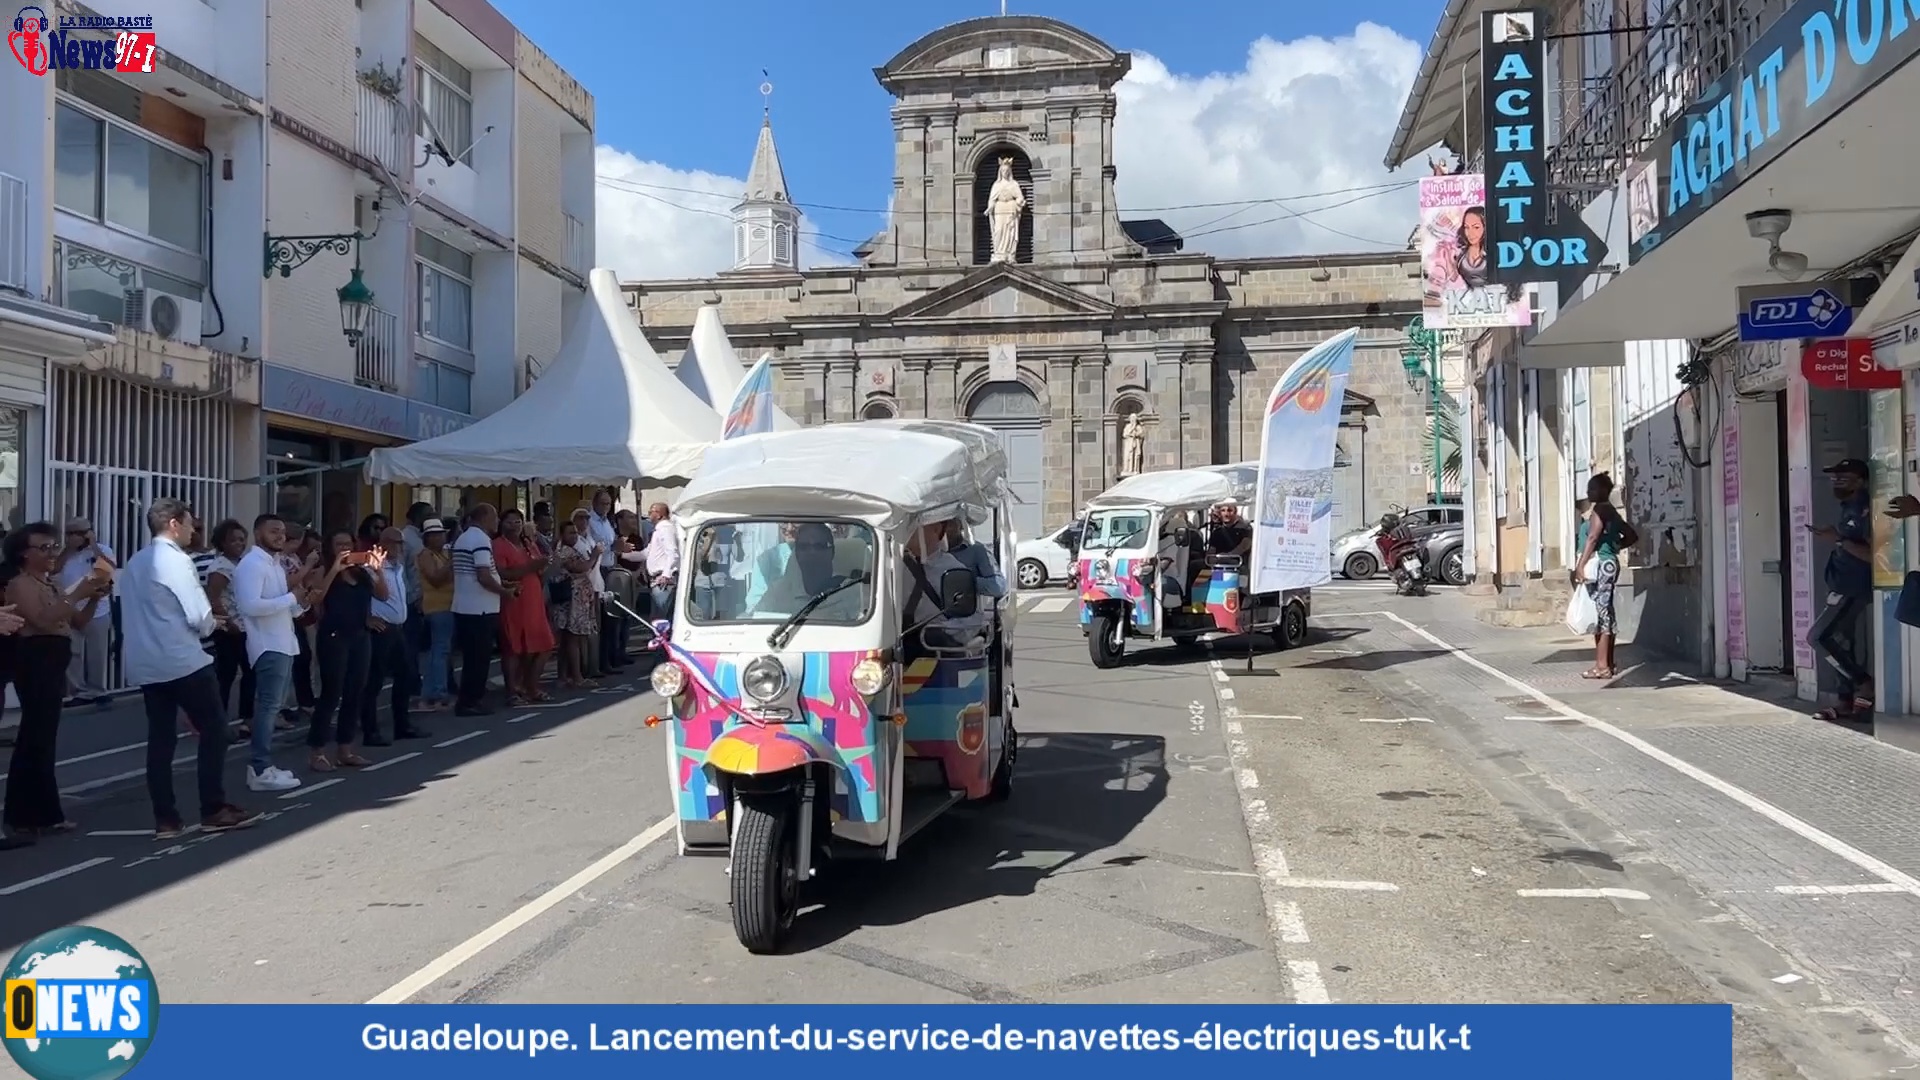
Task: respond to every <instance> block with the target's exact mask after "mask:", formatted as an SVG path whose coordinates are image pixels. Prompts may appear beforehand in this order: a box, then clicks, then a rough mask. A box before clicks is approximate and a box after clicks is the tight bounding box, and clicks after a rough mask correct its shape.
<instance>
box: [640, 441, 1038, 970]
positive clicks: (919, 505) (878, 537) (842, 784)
mask: <svg viewBox="0 0 1920 1080" xmlns="http://www.w3.org/2000/svg"><path fill="white" fill-rule="evenodd" d="M1005 474H1006V463H1005V457H1004V455H1003V453H1002V450H1001V447H1000V442H999V438H998V436H997V435H996V434H995V433H994V432H992V431H991V430H989V429H986V428H982V427H977V426H974V425H971V424H963V423H953V422H942V421H915V420H890V421H862V422H860V423H854V424H833V425H827V426H825V427H815V428H807V429H804V430H799V431H786V432H774V433H769V434H762V435H750V436H745V437H742V438H738V439H734V440H730V441H727V442H723V443H719V444H716V445H715V446H713V447H712V448H710V449H709V450H708V451H707V454H706V457H705V460H704V463H703V464H702V466H701V468H700V471H699V472H698V473H697V474H696V476H695V477H694V479H693V481H692V482H691V483H690V484H688V486H687V488H686V490H685V492H684V493H683V494H682V496H681V498H680V500H679V502H678V505H677V506H676V508H675V516H676V518H677V519H678V521H679V524H680V528H681V532H682V539H683V543H684V544H685V545H686V551H687V552H688V553H694V552H698V551H700V550H703V545H704V547H705V549H711V547H712V546H713V544H714V543H715V542H716V541H717V542H719V543H721V544H723V545H725V546H727V547H729V548H730V549H731V550H732V551H733V552H734V553H735V554H734V557H733V563H732V565H733V566H735V567H739V566H741V565H743V564H744V565H745V566H746V567H747V568H748V569H747V570H746V572H745V574H744V576H743V578H742V579H741V580H737V581H735V582H734V583H733V584H732V586H731V587H729V588H728V589H726V590H725V591H724V592H723V593H722V594H720V595H707V596H705V597H703V598H701V600H700V601H699V602H693V601H692V600H691V599H683V600H681V601H680V602H679V603H677V604H676V609H675V622H674V626H673V630H672V632H671V637H670V640H669V641H668V642H667V643H666V650H667V653H668V660H667V661H666V662H665V663H663V664H661V665H660V666H659V667H658V668H656V669H655V670H654V673H653V688H654V690H655V691H656V692H658V693H659V694H660V695H661V696H662V697H664V698H665V699H666V700H667V702H668V704H669V708H668V709H667V710H666V716H665V717H664V719H665V720H667V721H670V726H669V732H670V734H669V738H668V741H667V757H668V762H667V763H668V779H669V782H670V783H671V784H672V786H673V793H674V801H675V806H676V809H677V812H678V816H679V830H678V831H679V840H680V851H681V854H683V855H687V854H702V853H706V854H716V855H717V854H724V855H727V856H728V857H729V859H730V864H729V867H728V874H729V876H730V890H731V902H732V908H733V925H734V930H735V933H736V934H737V935H738V937H739V938H740V941H741V943H742V944H744V945H745V946H746V947H747V949H748V950H749V951H752V952H756V953H764V952H772V951H774V950H776V949H778V948H779V946H780V944H781V943H782V941H783V940H784V939H785V937H786V935H787V933H788V931H789V929H790V928H791V926H792V924H793V920H794V916H795V913H796V910H797V908H798V906H799V901H798V896H799V890H800V886H801V885H802V883H804V882H806V881H807V880H809V879H811V878H812V877H813V876H814V875H815V873H816V871H817V869H818V867H819V865H820V863H821V861H822V860H823V859H824V858H825V857H828V856H843V855H855V854H865V855H870V856H877V857H880V858H883V859H889V860H890V859H893V858H895V856H896V854H897V852H898V850H899V845H900V843H901V841H903V840H905V839H907V838H908V837H910V836H912V835H913V834H914V833H915V832H916V831H918V830H919V829H920V828H922V827H923V826H925V825H926V824H928V823H929V822H931V821H932V820H933V819H934V818H935V817H937V816H938V815H939V814H940V813H942V812H943V811H945V810H947V809H948V808H950V807H952V806H954V805H955V804H957V803H960V802H962V801H973V802H983V801H997V800H1001V799H1005V798H1006V797H1007V795H1008V794H1009V792H1010V790H1011V787H1012V783H1013V767H1014V758H1015V754H1016V738H1015V734H1014V727H1013V706H1014V703H1015V698H1014V693H1013V680H1012V671H1011V664H1010V658H1011V654H1012V648H1013V640H1012V639H1013V622H1012V618H1011V612H1010V611H1009V610H1007V608H1009V607H1010V605H1006V604H1003V603H998V602H996V601H995V599H994V598H993V597H991V596H988V597H986V598H983V597H982V596H981V591H982V588H983V586H984V587H985V588H987V589H988V591H989V592H996V591H1000V588H1001V585H1000V582H999V581H996V582H994V583H992V584H988V583H985V582H982V581H980V580H979V579H977V578H976V576H975V574H974V573H973V572H972V571H970V570H968V569H966V568H965V567H964V566H963V565H962V564H961V562H960V561H959V560H958V559H956V558H955V557H954V556H953V555H952V554H948V553H946V552H945V548H944V541H943V540H942V539H940V538H941V537H942V536H943V535H944V534H945V533H946V531H947V530H949V529H951V528H953V527H954V526H955V523H957V524H958V526H959V527H960V528H963V529H964V530H966V531H967V533H968V539H970V540H971V541H972V543H973V544H975V545H979V546H981V547H984V548H985V550H987V551H991V552H1004V551H1005V550H1007V548H1008V545H1007V544H1005V543H1004V542H1003V534H1006V533H1008V532H1009V530H1010V526H1009V519H1008V502H1007V501H1008V498H1009V496H1008V491H1007V485H1006V475H1005ZM743 561H744V563H743ZM687 562H688V565H687V567H686V570H685V571H684V572H683V574H682V583H681V588H680V590H679V595H680V596H681V597H683V598H687V597H690V595H691V593H692V592H693V590H694V587H695V585H696V578H697V576H698V567H696V566H693V565H691V562H692V560H691V559H690V558H689V559H688V560H687ZM1003 580H1004V578H1003V577H1002V578H1001V579H1000V581H1003ZM660 719H662V718H650V722H658V721H659V720H660Z"/></svg>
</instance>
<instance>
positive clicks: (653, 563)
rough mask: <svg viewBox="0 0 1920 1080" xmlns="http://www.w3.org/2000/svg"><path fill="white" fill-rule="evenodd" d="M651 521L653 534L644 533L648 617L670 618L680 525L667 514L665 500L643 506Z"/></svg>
mask: <svg viewBox="0 0 1920 1080" xmlns="http://www.w3.org/2000/svg"><path fill="white" fill-rule="evenodd" d="M647 518H648V519H649V520H651V521H652V522H653V535H652V536H649V537H647V563H646V565H647V585H648V587H649V588H650V589H651V590H652V595H653V611H652V614H651V618H652V619H653V620H654V621H655V622H658V621H659V620H661V619H665V620H667V621H668V622H672V621H673V587H674V582H676V581H677V580H679V575H680V527H679V526H678V525H675V524H674V523H673V518H672V517H671V516H669V514H668V511H667V504H666V503H663V502H657V503H654V504H653V505H652V506H650V507H648V508H647Z"/></svg>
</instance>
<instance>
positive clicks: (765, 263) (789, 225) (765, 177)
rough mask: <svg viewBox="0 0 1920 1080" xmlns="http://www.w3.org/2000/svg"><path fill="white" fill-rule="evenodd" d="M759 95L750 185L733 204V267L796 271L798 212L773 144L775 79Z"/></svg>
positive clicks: (750, 167) (797, 264)
mask: <svg viewBox="0 0 1920 1080" xmlns="http://www.w3.org/2000/svg"><path fill="white" fill-rule="evenodd" d="M762 74H764V72H763V73H762ZM760 95H761V97H762V98H763V99H766V105H765V107H764V108H763V110H762V112H761V115H760V138H759V141H757V142H756V143H754V146H753V164H751V165H749V166H748V167H747V189H746V191H745V192H744V193H743V194H742V195H741V198H740V202H739V204H738V205H736V206H735V207H734V208H733V268H734V269H735V270H798V269H799V268H800V210H799V208H798V207H796V206H794V205H793V198H792V196H791V195H789V194H788V193H787V174H786V172H785V171H784V170H782V169H781V168H780V151H779V149H778V148H776V147H775V146H774V144H773V108H772V97H773V83H771V82H763V83H761V84H760Z"/></svg>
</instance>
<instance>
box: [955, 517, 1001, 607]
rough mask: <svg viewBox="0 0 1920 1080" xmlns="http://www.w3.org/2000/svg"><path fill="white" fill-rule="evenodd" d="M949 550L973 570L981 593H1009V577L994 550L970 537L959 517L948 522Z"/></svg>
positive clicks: (989, 594) (985, 594) (961, 562)
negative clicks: (1001, 569)
mask: <svg viewBox="0 0 1920 1080" xmlns="http://www.w3.org/2000/svg"><path fill="white" fill-rule="evenodd" d="M947 550H948V551H949V552H951V553H952V554H953V557H954V558H956V559H959V560H960V565H961V566H964V567H966V568H967V569H969V570H971V571H973V579H974V581H976V582H977V583H979V586H980V595H982V596H1005V595H1007V578H1006V575H1004V574H1002V573H1001V572H1000V566H999V564H998V563H997V562H995V561H994V558H993V552H991V551H989V550H987V545H985V544H979V543H975V542H974V541H973V540H971V539H969V538H968V536H967V527H966V526H965V525H963V524H961V522H960V519H959V518H954V519H953V520H952V521H949V522H947Z"/></svg>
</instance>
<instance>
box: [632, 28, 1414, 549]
mask: <svg viewBox="0 0 1920 1080" xmlns="http://www.w3.org/2000/svg"><path fill="white" fill-rule="evenodd" d="M1130 64H1131V58H1130V57H1129V56H1128V55H1127V54H1126V53H1122V52H1117V51H1115V50H1114V49H1112V48H1111V47H1109V46H1108V45H1106V44H1105V43H1103V42H1101V41H1100V40H1098V39H1097V38H1095V37H1093V36H1092V35H1089V34H1087V33H1085V32H1084V31H1081V30H1078V29H1076V28H1074V27H1072V26H1069V25H1067V24H1065V23H1061V22H1058V21H1056V20H1053V19H1047V18H1041V17H1035V16H1001V17H997V18H983V19H974V20H970V21H967V22H962V23H958V24H955V25H952V26H948V27H946V28H944V29H941V30H938V31H935V32H934V33H932V34H929V35H927V36H926V37H923V38H921V39H920V40H919V41H916V42H914V43H913V44H912V45H909V46H908V47H907V48H906V49H904V50H902V51H901V52H900V53H899V54H898V55H897V56H895V57H894V58H893V59H892V60H890V61H888V62H887V64H886V65H885V66H884V67H881V68H878V69H876V71H875V74H876V76H877V77H878V79H879V80H880V83H881V85H883V86H884V87H886V88H887V90H888V91H889V92H890V93H891V94H892V95H893V96H894V102H895V103H894V105H893V109H892V115H893V129H894V136H895V169H894V178H893V200H892V212H891V214H890V219H889V221H888V223H887V226H886V228H885V229H883V230H882V231H881V232H879V233H878V234H877V235H875V236H874V237H872V238H871V239H870V240H868V241H866V242H865V243H864V244H862V245H861V246H860V247H859V248H857V249H856V250H855V252H854V254H855V255H856V256H857V258H858V259H859V262H858V264H857V265H853V266H830V267H816V268H812V269H806V270H802V269H801V268H800V267H801V261H802V260H801V258H800V247H801V238H802V235H803V234H802V220H803V218H802V215H801V212H800V209H799V207H797V206H796V205H795V204H794V202H793V196H792V194H791V193H790V192H789V191H788V188H787V184H786V179H785V176H784V174H783V172H782V170H781V168H780V161H779V154H778V151H777V149H776V147H775V144H774V138H773V129H772V125H771V123H770V121H769V122H763V124H762V126H761V130H760V135H759V141H758V144H757V145H756V147H755V151H754V157H753V162H752V166H751V168H750V169H749V170H748V177H747V187H746V192H745V195H744V197H743V199H742V201H741V203H740V204H739V206H737V207H736V208H735V210H734V220H735V267H734V268H733V269H732V270H730V271H727V272H724V273H721V274H719V275H716V276H715V277H712V278H705V279H698V280H674V281H641V282H631V283H627V284H626V285H625V290H626V297H627V302H628V305H629V307H630V308H631V309H632V311H633V312H634V314H635V316H636V318H637V319H638V320H639V322H640V325H641V327H642V329H643V330H644V331H645V333H646V335H647V337H648V339H649V340H650V341H652V342H653V344H654V346H655V348H657V349H658V350H660V352H661V354H662V355H663V356H673V355H676V354H677V353H678V352H679V351H680V350H682V349H683V348H684V347H685V345H686V341H687V338H688V335H689V334H690V332H691V330H692V327H693V322H694V316H695V313H696V312H697V311H698V310H699V308H700V307H701V305H703V304H710V303H717V304H718V305H719V309H720V317H721V321H722V322H723V323H724V324H725V325H726V327H727V331H728V334H729V336H730V337H731V339H732V341H733V345H734V347H735V349H736V350H738V351H739V353H740V354H741V356H742V357H743V358H745V359H746V360H747V361H748V362H751V361H752V360H754V359H757V358H758V357H759V356H761V355H762V354H763V353H767V352H771V353H772V354H773V355H774V357H775V358H776V360H775V363H776V367H777V372H778V375H777V384H778V387H779V396H780V403H781V405H782V407H783V408H785V409H786V410H787V412H788V413H789V414H790V415H792V416H793V417H794V418H795V419H797V420H800V421H802V422H805V423H825V422H838V421H852V420H861V419H874V418H882V417H890V416H911V417H932V418H942V419H970V420H973V421H974V422H976V423H981V424H985V425H987V426H990V427H993V428H995V429H996V430H998V431H999V432H1000V433H1001V436H1002V439H1003V441H1004V442H1005V445H1006V447H1007V452H1008V458H1009V467H1010V470H1011V473H1012V479H1013V481H1014V487H1015V491H1016V494H1017V495H1018V496H1019V497H1020V498H1021V500H1022V505H1021V507H1020V509H1019V511H1018V514H1019V518H1020V520H1018V522H1017V523H1018V525H1019V530H1020V534H1021V535H1023V536H1036V535H1042V534H1043V533H1044V532H1050V531H1051V530H1052V529H1054V528H1056V527H1058V526H1059V525H1060V524H1063V523H1064V522H1065V521H1067V520H1068V519H1069V518H1070V517H1071V516H1072V515H1073V514H1075V513H1076V512H1077V511H1078V509H1079V508H1080V506H1081V505H1082V504H1084V503H1085V502H1086V500H1087V499H1089V498H1091V497H1092V496H1094V495H1097V494H1098V493H1099V492H1100V491H1102V490H1103V489H1105V488H1106V487H1108V486H1110V485H1111V484H1112V483H1113V482H1115V481H1116V480H1118V479H1119V478H1120V476H1121V475H1122V473H1123V471H1124V469H1125V467H1126V466H1128V465H1130V464H1131V462H1129V461H1127V440H1126V439H1125V438H1124V437H1123V433H1124V432H1125V431H1126V430H1127V428H1128V426H1129V420H1130V419H1132V418H1136V417H1137V418H1138V421H1139V423H1138V427H1137V430H1139V431H1141V432H1142V433H1143V434H1144V445H1143V446H1141V448H1140V451H1141V452H1140V454H1139V462H1140V464H1141V465H1142V466H1143V467H1144V468H1145V469H1147V470H1156V469H1170V468H1183V467H1190V466H1195V465H1204V464H1213V463H1221V462H1230V461H1242V460H1248V459H1252V458H1254V457H1257V456H1258V454H1259V450H1260V417H1261V413H1262V411H1263V409H1264V407H1265V404H1266V399H1267V396H1268V394H1269V393H1270V392H1271V391H1272V389H1273V386H1274V384H1275V382H1277V381H1278V379H1279V378H1280V375H1281V374H1282V372H1284V371H1285V370H1286V367H1287V365H1289V364H1290V363H1292V362H1293V360H1294V359H1296V358H1297V357H1298V356H1299V355H1300V354H1302V353H1304V352H1305V351H1306V350H1308V349H1310V348H1312V347H1313V346H1314V345H1315V344H1317V343H1319V342H1320V341H1322V340H1324V339H1325V338H1326V337H1327V336H1329V335H1330V334H1333V333H1336V332H1338V331H1340V330H1343V329H1345V328H1347V327H1349V326H1358V327H1360V328H1361V337H1360V346H1359V348H1358V350H1357V351H1356V353H1355V360H1354V365H1355V367H1354V377H1353V379H1352V381H1351V382H1350V384H1349V387H1348V394H1347V398H1346V401H1345V402H1344V406H1343V418H1342V429H1341V447H1340V461H1341V464H1342V465H1343V467H1342V468H1340V469H1338V470H1337V471H1336V482H1337V489H1336V490H1337V492H1338V498H1337V501H1338V503H1339V504H1340V505H1339V508H1338V514H1339V517H1340V518H1341V519H1342V520H1340V521H1337V522H1336V525H1337V526H1352V525H1356V524H1358V523H1359V522H1361V521H1364V520H1369V519H1371V518H1375V517H1378V516H1379V514H1380V513H1382V512H1384V511H1385V509H1386V508H1387V506H1388V505H1389V504H1392V503H1400V504H1404V505H1415V504H1419V503H1422V502H1424V501H1426V499H1427V491H1428V489H1429V487H1430V486H1431V483H1432V482H1431V480H1430V479H1429V468H1428V466H1427V465H1426V461H1427V460H1428V457H1429V455H1428V452H1427V451H1426V450H1425V448H1424V447H1425V443H1424V434H1423V433H1424V432H1425V430H1426V428H1427V412H1426V396H1425V393H1424V392H1416V390H1415V389H1414V388H1413V387H1411V386H1410V385H1409V383H1408V380H1407V378H1406V375H1405V373H1404V371H1403V368H1402V365H1401V361H1400V347H1401V344H1402V342H1403V341H1404V329H1405V327H1406V325H1407V322H1408V320H1409V319H1411V317H1412V316H1413V315H1415V314H1417V313H1418V312H1419V310H1420V277H1419V275H1420V266H1419V260H1418V256H1417V254H1416V253H1414V252H1411V251H1408V252H1390V253H1368V254H1358V255H1355V254H1330V255H1316V256H1287V257H1278V258H1236V259H1223V258H1215V257H1213V256H1210V255H1206V254H1202V253H1197V252H1188V251H1185V250H1183V249H1184V242H1183V241H1182V240H1181V239H1180V238H1179V237H1178V235H1177V234H1175V233H1174V232H1173V231H1172V230H1171V229H1169V228H1168V227H1167V226H1166V225H1165V224H1163V223H1162V222H1160V221H1157V220H1147V221H1137V220H1124V221H1123V220H1122V219H1121V214H1120V210H1119V203H1118V201H1117V199H1116V197H1115V187H1116V184H1117V182H1118V179H1119V178H1118V177H1117V173H1116V170H1115V168H1114V158H1113V130H1114V118H1115V111H1116V99H1115V94H1114V84H1115V83H1117V82H1118V81H1119V80H1120V79H1121V78H1122V77H1123V76H1125V75H1126V73H1127V71H1128V68H1129V66H1130ZM1008 173H1010V175H1011V177H1012V179H1013V181H1014V182H1015V183H1017V184H1018V186H1019V189H1020V193H1021V194H1023V195H1024V198H1023V199H1019V200H1015V199H1013V198H1011V194H1012V193H1011V192H1009V191H1008V190H1007V187H1006V185H1005V183H1004V180H1005V177H1006V175H1007V174H1008ZM997 181H1000V182H1002V183H1001V186H1000V188H999V194H998V196H996V194H995V192H996V188H995V184H996V182H997ZM996 212H997V215H998V220H997V221H996V217H995V214H996ZM996 225H997V226H998V228H996ZM1015 229H1017V231H1012V230H1015ZM996 249H998V250H996Z"/></svg>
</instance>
